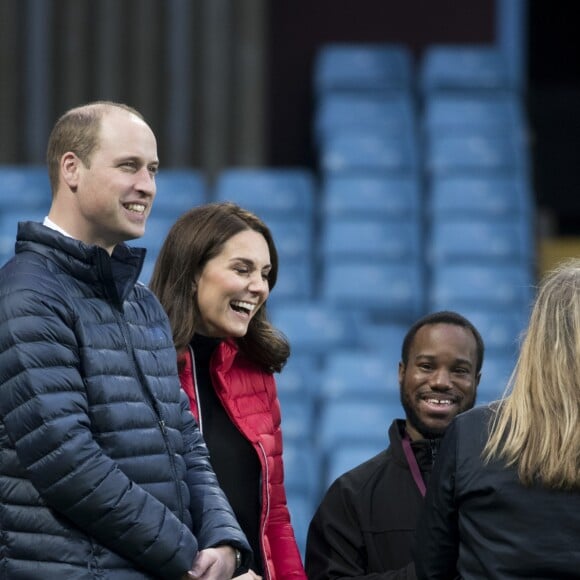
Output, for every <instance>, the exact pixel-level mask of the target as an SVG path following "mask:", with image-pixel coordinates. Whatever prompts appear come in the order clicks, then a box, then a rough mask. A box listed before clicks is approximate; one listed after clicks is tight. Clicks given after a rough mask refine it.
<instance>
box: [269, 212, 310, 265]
mask: <svg viewBox="0 0 580 580" xmlns="http://www.w3.org/2000/svg"><path fill="white" fill-rule="evenodd" d="M266 225H267V226H268V228H269V229H270V232H272V237H273V238H274V243H275V244H276V250H277V252H278V255H279V257H280V260H283V259H285V260H286V261H288V262H289V261H292V260H304V259H310V257H311V256H312V243H313V237H312V236H313V224H312V221H311V220H310V219H291V218H288V219H284V218H282V217H276V218H270V219H269V220H268V221H267V223H266Z"/></svg>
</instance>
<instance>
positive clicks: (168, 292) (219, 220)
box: [149, 202, 290, 372]
mask: <svg viewBox="0 0 580 580" xmlns="http://www.w3.org/2000/svg"><path fill="white" fill-rule="evenodd" d="M247 230H253V231H255V232H258V233H259V234H261V235H262V236H264V239H265V240H266V244H267V245H268V250H269V252H270V264H271V269H270V272H269V273H268V286H269V288H270V290H272V289H273V288H274V286H275V285H276V278H277V276H278V252H277V250H276V245H275V244H274V239H273V237H272V234H271V232H270V230H269V228H268V227H267V226H266V224H265V223H264V222H263V221H262V220H261V219H260V218H259V217H258V216H256V215H255V214H253V213H252V212H250V211H248V210H246V209H243V208H241V207H240V206H238V205H236V204H234V203H231V202H214V203H208V204H205V205H201V206H198V207H194V208H193V209H190V210H189V211H187V212H185V213H184V214H183V215H182V216H181V217H180V218H179V219H178V220H177V221H176V222H175V224H174V225H173V226H172V227H171V229H170V230H169V233H168V234H167V237H166V238H165V241H164V243H163V246H162V248H161V250H160V252H159V254H158V257H157V260H156V262H155V267H154V269H153V275H152V277H151V282H150V284H149V286H150V288H151V290H153V292H154V293H155V294H156V295H157V297H158V298H159V301H160V302H161V304H162V305H163V307H164V308H165V311H166V312H167V315H168V316H169V321H170V323H171V329H172V331H173V340H174V343H175V348H176V350H177V352H178V353H179V354H181V353H182V352H183V351H184V349H185V348H186V347H187V345H188V344H189V342H190V341H191V338H192V337H193V335H194V333H195V330H196V326H197V324H198V321H199V316H200V313H199V310H198V308H197V306H196V304H195V301H194V300H193V291H192V288H193V281H194V280H195V278H196V277H197V276H198V275H199V274H200V273H201V272H202V270H203V268H204V267H205V265H206V264H207V262H209V261H210V260H211V259H212V258H215V257H216V256H217V255H218V254H219V253H220V252H221V251H222V249H223V247H224V245H225V243H226V242H227V241H228V240H229V239H230V238H232V237H233V236H235V235H236V234H239V233H240V232H243V231H247ZM236 343H237V344H238V345H239V346H240V350H241V351H242V352H244V354H246V355H247V357H248V358H250V359H251V360H252V361H254V362H255V363H256V364H258V365H259V366H260V367H262V368H263V369H265V370H267V371H269V372H272V371H278V372H279V371H280V370H281V369H282V367H283V365H284V364H285V363H286V360H287V359H288V356H289V354H290V346H289V344H288V341H287V340H286V338H285V337H284V336H283V335H282V334H281V333H280V332H279V331H277V330H276V329H275V328H274V327H273V326H272V324H271V323H270V322H269V321H268V318H267V314H266V304H263V305H262V306H261V308H260V309H259V310H258V312H256V314H255V315H254V316H253V317H252V319H251V320H250V324H249V326H248V332H247V334H246V335H245V336H243V337H241V338H238V339H236Z"/></svg>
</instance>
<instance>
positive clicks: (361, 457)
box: [324, 414, 403, 488]
mask: <svg viewBox="0 0 580 580" xmlns="http://www.w3.org/2000/svg"><path fill="white" fill-rule="evenodd" d="M402 417H403V415H402V414H401V415H400V418H402ZM387 429H388V426H387ZM388 445H389V441H388V439H385V440H377V441H374V442H372V443H349V442H346V443H342V444H341V445H338V446H337V447H336V448H334V449H332V450H330V451H329V453H328V456H327V458H326V469H325V473H324V487H325V488H328V487H330V485H331V484H332V483H333V482H334V481H335V480H336V479H337V478H338V477H340V476H341V475H343V474H344V473H346V472H347V471H350V470H351V469H354V468H355V467H358V466H359V465H360V464H361V463H364V462H365V461H368V460H369V459H371V458H373V457H374V456H375V455H377V453H380V452H381V451H383V450H384V449H385V448H386V447H388Z"/></svg>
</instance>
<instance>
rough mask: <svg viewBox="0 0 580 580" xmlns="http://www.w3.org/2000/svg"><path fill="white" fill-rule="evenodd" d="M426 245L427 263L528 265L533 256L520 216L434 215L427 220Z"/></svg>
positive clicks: (531, 243)
mask: <svg viewBox="0 0 580 580" xmlns="http://www.w3.org/2000/svg"><path fill="white" fill-rule="evenodd" d="M427 247H428V248H429V249H428V260H429V262H430V263H435V262H449V261H458V260H459V261H469V262H473V261H475V260H477V262H478V263H485V262H486V261H492V262H497V261H510V262H518V261H520V262H522V263H527V264H529V265H530V266H531V264H532V260H533V256H534V243H533V237H532V232H531V228H530V224H528V223H525V222H523V221H522V220H521V219H520V220H518V219H511V220H510V219H509V218H504V219H502V220H501V221H499V220H492V219H477V218H465V219H461V218H455V217H453V218H445V217H443V216H438V217H437V218H434V219H433V220H432V222H431V228H430V232H429V235H428V242H427Z"/></svg>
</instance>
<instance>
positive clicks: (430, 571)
mask: <svg viewBox="0 0 580 580" xmlns="http://www.w3.org/2000/svg"><path fill="white" fill-rule="evenodd" d="M509 391H510V394H509V395H508V396H506V397H505V398H504V399H503V400H502V401H500V402H498V403H496V404H494V405H491V406H490V407H483V408H476V409H474V410H472V411H469V412H467V413H464V414H462V415H460V416H458V417H457V418H456V419H455V420H454V421H453V423H452V424H451V426H450V427H449V428H448V430H447V433H446V435H445V437H444V441H443V444H442V448H441V452H440V455H439V459H438V463H437V464H436V465H435V469H434V472H433V475H432V478H431V480H430V483H429V488H428V490H427V496H426V502H425V506H424V510H423V514H422V517H421V520H420V524H419V526H418V530H417V537H416V545H415V552H414V553H415V564H416V569H417V577H418V578H419V579H436V578H441V579H443V578H445V579H449V578H469V579H470V580H476V579H482V580H483V579H485V580H494V579H498V580H499V579H501V580H508V579H510V578H535V579H543V580H548V579H549V580H558V579H563V578H567V579H572V578H575V579H577V578H579V577H580V425H579V423H580V259H574V260H571V261H568V262H566V263H564V264H563V265H562V266H560V267H559V268H558V269H556V270H555V271H554V272H551V273H550V274H549V275H547V276H546V278H545V279H544V280H543V282H542V283H541V285H540V289H539V292H538V295H537V299H536V302H535V305H534V307H533V310H532V314H531V318H530V323H529V328H528V331H527V334H526V337H525V339H524V341H523V343H522V347H521V353H520V356H519V359H518V362H517V365H516V368H515V371H514V374H513V376H512V379H511V381H510V389H509Z"/></svg>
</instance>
